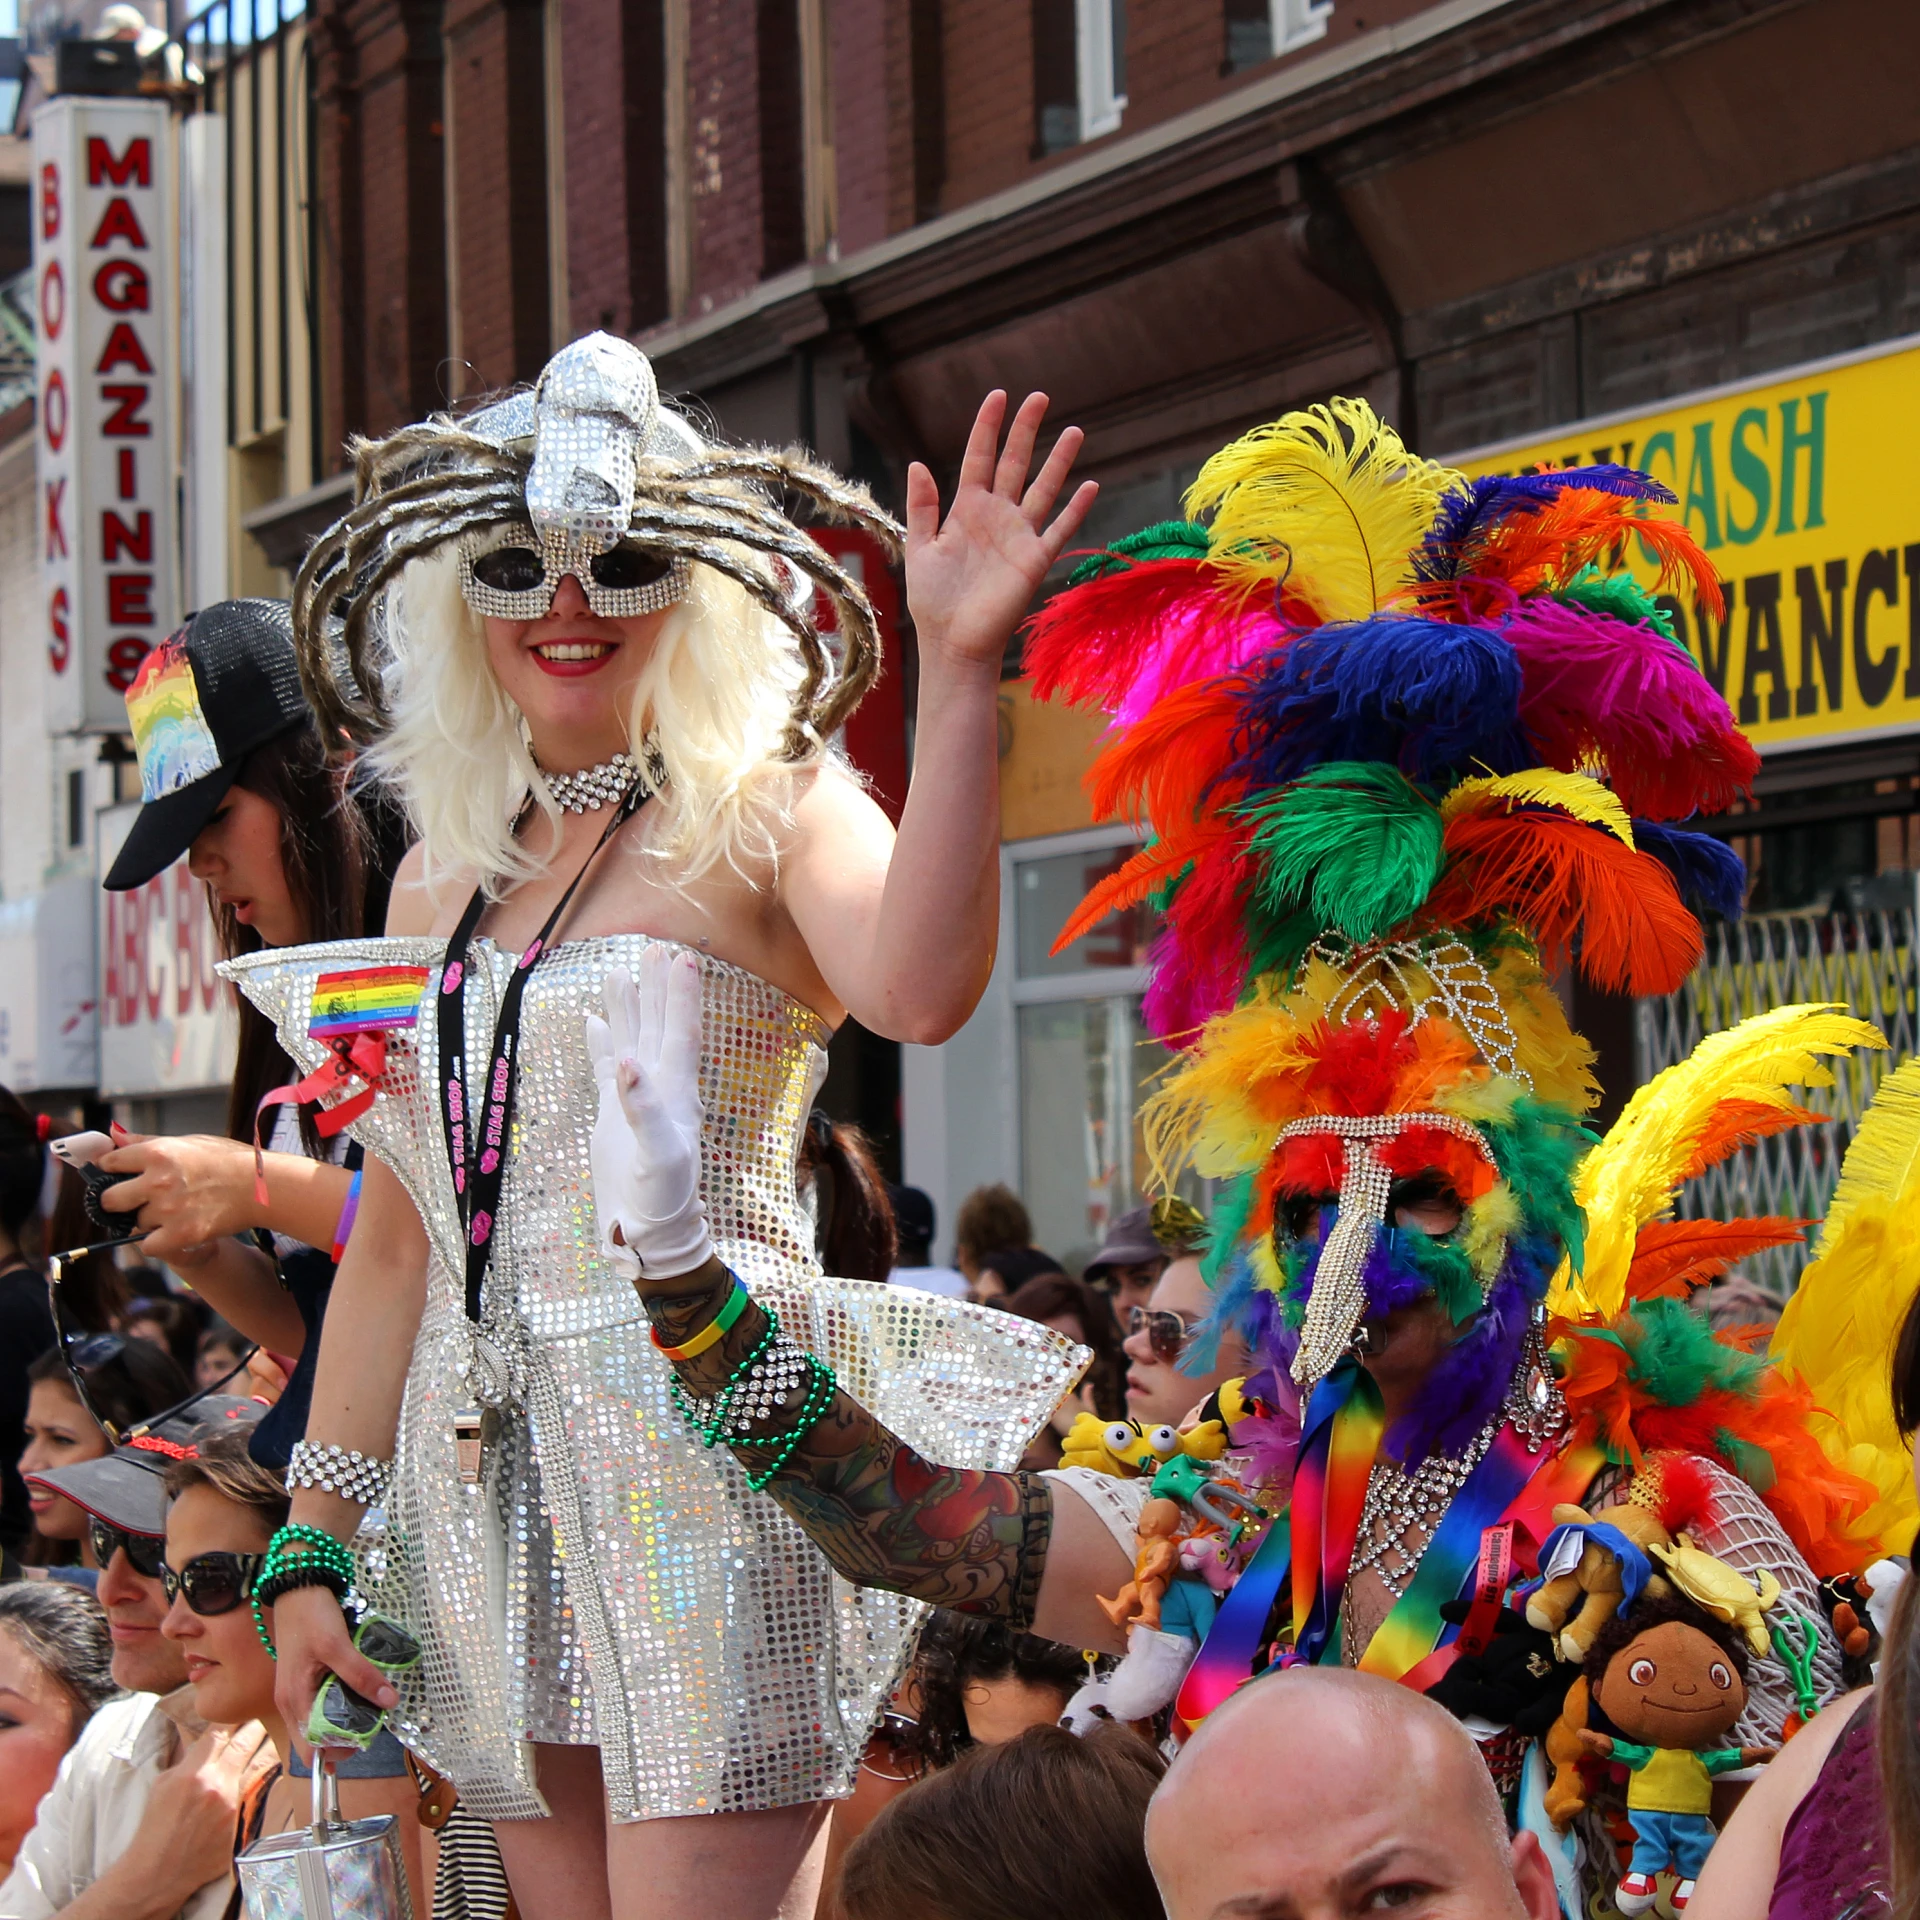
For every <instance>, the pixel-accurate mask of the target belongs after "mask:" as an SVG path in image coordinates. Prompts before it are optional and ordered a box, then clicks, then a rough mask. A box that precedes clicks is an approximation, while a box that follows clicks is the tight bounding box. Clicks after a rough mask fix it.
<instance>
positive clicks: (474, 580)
mask: <svg viewBox="0 0 1920 1920" xmlns="http://www.w3.org/2000/svg"><path fill="white" fill-rule="evenodd" d="M569 574H571V575H572V576H573V577H574V579H576V580H577V581H579V583H580V590H581V591H582V592H583V593H584V594H585V595H586V597H587V605H588V607H589V608H590V609H591V610H592V611H593V612H594V613H596V614H598V615H599V616H600V617H601V618H602V619H608V620H631V619H635V618H637V617H638V616H639V615H641V614H643V613H656V612H658V611H659V610H660V609H661V608H662V607H670V606H672V605H673V603H674V602H675V601H676V600H678V599H680V598H681V596H682V595H683V594H684V593H685V592H686V587H687V581H686V567H685V565H684V564H683V563H682V562H680V561H677V560H675V558H674V557H673V555H672V554H669V553H660V552H657V551H654V550H652V549H649V548H646V547H637V546H633V545H631V544H630V543H629V542H627V541H624V540H623V541H622V542H621V543H620V544H619V545H618V546H615V547H609V548H608V549H607V550H606V551H605V552H604V553H593V552H591V551H589V550H588V549H587V548H585V547H584V546H577V545H575V544H574V543H571V542H567V541H561V540H539V539H536V538H535V536H534V533H533V530H532V529H531V528H530V527H516V528H512V529H510V530H508V531H507V532H506V533H504V534H498V535H495V536H493V537H492V539H491V541H489V539H488V538H487V537H486V536H481V537H478V538H475V539H473V540H470V541H467V542H464V543H463V544H462V546H461V549H460V592H461V594H462V596H463V597H464V598H465V600H466V602H467V605H468V606H470V607H471V608H472V609H473V610H474V612H475V613H479V614H491V615H492V616H493V617H494V618H495V619H499V620H539V619H543V618H544V617H545V616H546V615H547V613H548V612H549V611H551V609H552V606H553V596H554V594H555V593H557V592H558V591H559V587H560V582H561V581H562V580H564V579H565V578H566V577H567V576H568V575H569Z"/></svg>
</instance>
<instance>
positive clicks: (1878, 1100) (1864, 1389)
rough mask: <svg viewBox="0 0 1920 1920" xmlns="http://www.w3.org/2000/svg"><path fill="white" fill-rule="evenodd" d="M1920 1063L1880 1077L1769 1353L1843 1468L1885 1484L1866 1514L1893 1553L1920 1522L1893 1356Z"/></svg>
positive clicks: (1902, 1293)
mask: <svg viewBox="0 0 1920 1920" xmlns="http://www.w3.org/2000/svg"><path fill="white" fill-rule="evenodd" d="M1916 1202H1920V1060H1913V1059H1909V1060H1905V1061H1903V1062H1902V1063H1901V1064H1900V1065H1899V1066H1898V1067H1897V1068H1895V1070H1894V1071H1893V1072H1892V1073H1890V1074H1888V1076H1887V1077H1886V1079H1885V1080H1883V1081H1882V1082H1881V1083H1880V1091H1879V1092H1878V1093H1877V1094H1876V1095H1875V1096H1874V1100H1873V1104H1872V1106H1870V1107H1869V1108H1868V1109H1867V1111H1866V1112H1865V1113H1864V1114H1863V1115H1862V1116H1861V1118H1860V1126H1859V1130H1858V1131H1857V1132H1856V1133H1855V1134H1854V1136H1853V1144H1852V1146H1850V1147H1849V1148H1848V1149H1847V1157H1846V1159H1845V1161H1844V1162H1843V1163H1842V1164H1841V1168H1840V1184H1839V1186H1838V1188H1836V1190H1835V1192H1834V1196H1833V1205H1832V1207H1831V1208H1830V1209H1829V1210H1828V1213H1827V1218H1826V1224H1825V1225H1824V1226H1823V1227H1822V1228H1821V1232H1820V1242H1819V1252H1818V1254H1817V1255H1816V1256H1815V1258H1814V1260H1813V1263H1812V1264H1811V1265H1810V1266H1809V1267H1808V1268H1807V1270H1806V1272H1805V1273H1804V1274H1803V1275H1802V1276H1801V1278H1800V1285H1799V1288H1798V1290H1797V1291H1796V1292H1795V1294H1794V1296H1793V1298H1792V1299H1791V1300H1789V1301H1788V1302H1787V1309H1786V1311H1785V1312H1784V1313H1783V1314H1782V1315H1781V1316H1780V1324H1779V1326H1778V1327H1776V1328H1775V1329H1774V1335H1773V1358H1774V1361H1775V1363H1776V1364H1777V1365H1778V1366H1779V1367H1780V1369H1781V1371H1782V1372H1783V1373H1787V1374H1789V1375H1792V1376H1794V1377H1795V1378H1797V1379H1799V1380H1800V1381H1802V1382H1804V1384H1805V1385H1806V1386H1807V1387H1808V1389H1809V1390H1810V1391H1811V1392H1812V1394H1813V1399H1814V1406H1815V1408H1816V1411H1815V1413H1814V1416H1813V1419H1812V1421H1811V1423H1810V1424H1811V1425H1812V1427H1813V1430H1814V1433H1815V1434H1816V1435H1817V1436H1818V1438H1819V1440H1820V1443H1821V1445H1822V1446H1824V1447H1825V1448H1826V1450H1827V1452H1828V1453H1829V1454H1831V1455H1832V1457H1833V1458H1834V1459H1835V1460H1837V1461H1838V1462H1839V1463H1840V1465H1842V1466H1843V1467H1846V1468H1848V1469H1849V1470H1850V1471H1851V1472H1854V1473H1857V1474H1859V1475H1860V1477H1861V1478H1862V1479H1863V1480H1868V1481H1871V1482H1872V1483H1873V1485H1874V1486H1875V1487H1877V1488H1878V1489H1879V1493H1880V1498H1879V1500H1878V1502H1877V1503H1876V1504H1875V1505H1874V1506H1872V1507H1870V1508H1868V1510H1867V1511H1866V1513H1865V1514H1864V1515H1862V1516H1861V1519H1862V1522H1863V1530H1864V1531H1869V1532H1871V1533H1872V1534H1873V1535H1874V1536H1875V1537H1876V1538H1878V1539H1879V1540H1880V1542H1881V1544H1882V1546H1883V1548H1884V1550H1885V1551H1887V1552H1890V1553H1891V1552H1900V1551H1904V1550H1905V1549H1906V1546H1907V1543H1908V1542H1909V1541H1910V1540H1911V1539H1912V1538H1913V1530H1914V1526H1915V1523H1916V1522H1920V1504H1917V1503H1916V1502H1915V1499H1914V1491H1913V1461H1912V1456H1911V1452H1910V1450H1909V1448H1908V1446H1907V1443H1906V1442H1905V1441H1904V1440H1903V1439H1902V1438H1901V1437H1900V1429H1899V1426H1898V1424H1897V1423H1896V1422H1895V1420H1894V1417H1893V1396H1892V1393H1891V1392H1890V1390H1889V1383H1888V1378H1887V1363H1888V1359H1889V1356H1890V1355H1891V1354H1892V1352H1893V1346H1894V1340H1895V1338H1896V1336H1897V1335H1898V1334H1899V1331H1900V1325H1901V1322H1902V1321H1903V1320H1904V1319H1905V1318H1906V1315H1907V1310H1908V1308H1909V1307H1910V1306H1911V1305H1912V1304H1913V1298H1914V1295H1915V1294H1916V1293H1920V1236H1916V1235H1915V1233H1914V1231H1913V1217H1914V1206H1915V1204H1916Z"/></svg>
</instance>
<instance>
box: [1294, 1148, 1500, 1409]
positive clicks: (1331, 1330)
mask: <svg viewBox="0 0 1920 1920" xmlns="http://www.w3.org/2000/svg"><path fill="white" fill-rule="evenodd" d="M1409 1127H1431V1128H1436V1129H1438V1130H1439V1131H1441V1132H1443V1133H1451V1134H1453V1135H1455V1136H1457V1137H1458V1138H1460V1139H1462V1140H1465V1141H1466V1142H1468V1144H1469V1145H1471V1146H1472V1147H1473V1148H1474V1149H1475V1151H1477V1152H1478V1153H1479V1154H1480V1155H1481V1157H1482V1158H1483V1159H1484V1160H1485V1161H1486V1163H1487V1165H1488V1166H1489V1167H1492V1166H1493V1165H1494V1158H1493V1150H1492V1149H1491V1148H1490V1147H1489V1146H1488V1145H1487V1142H1486V1137H1485V1136H1484V1135H1483V1134H1482V1133H1481V1131H1480V1129H1479V1128H1478V1127H1476V1126H1473V1125H1471V1124H1470V1123H1469V1122H1467V1121H1465V1120H1460V1119H1456V1118H1455V1117H1454V1116H1453V1115H1452V1114H1450V1113H1389V1114H1318V1113H1317V1114H1313V1115H1310V1116H1309V1117H1308V1118H1306V1119H1304V1120H1295V1121H1293V1122H1291V1123H1290V1124H1289V1125H1287V1126H1285V1127H1283V1128H1282V1129H1281V1130H1280V1137H1279V1139H1278V1140H1277V1141H1276V1142H1275V1143H1274V1144H1275V1147H1276V1149H1277V1148H1278V1147H1279V1146H1280V1145H1282V1144H1284V1143H1285V1142H1286V1141H1288V1140H1291V1139H1297V1138H1298V1137H1300V1136H1301V1135H1303V1134H1310V1133H1331V1134H1334V1135H1336V1136H1338V1138H1339V1141H1340V1144H1341V1146H1342V1148H1343V1149H1344V1150H1345V1160H1346V1165H1345V1170H1344V1173H1343V1175H1342V1178H1341V1182H1340V1216H1339V1218H1338V1219H1337V1220H1336V1221H1335V1222H1334V1224H1333V1229H1332V1231H1331V1232H1330V1233H1329V1234H1328V1235H1327V1237H1326V1241H1325V1243H1324V1245H1323V1246H1322V1247H1321V1249H1320V1260H1319V1264H1318V1266H1317V1267H1316V1268H1315V1271H1314V1278H1313V1289H1312V1291H1311V1292H1310V1293H1309V1294H1308V1295H1307V1312H1306V1318H1305V1320H1304V1321H1303V1322H1302V1324H1301V1328H1300V1349H1299V1351H1298V1352H1297V1353H1296V1354H1295V1355H1294V1358H1293V1377H1294V1379H1295V1380H1296V1381H1298V1382H1299V1384H1300V1385H1301V1386H1303V1387H1309V1386H1312V1385H1313V1384H1314V1383H1315V1382H1316V1381H1318V1380H1320V1379H1322V1378H1324V1377H1325V1376H1326V1375H1327V1374H1328V1373H1330V1372H1332V1370H1333V1368H1334V1365H1335V1363H1336V1362H1337V1361H1338V1360H1339V1358H1340V1356H1341V1355H1342V1354H1343V1353H1345V1352H1346V1350H1347V1347H1348V1344H1349V1343H1350V1342H1351V1341H1352V1339H1353V1333H1354V1329H1355V1328H1356V1327H1357V1326H1359V1324H1360V1322H1361V1320H1362V1319H1363V1318H1364V1317H1365V1314H1366V1307H1367V1288H1366V1264H1367V1256H1368V1254H1369V1253H1370V1252H1372V1250H1373V1244H1374V1239H1375V1237H1376V1235H1377V1234H1378V1233H1379V1231H1380V1229H1381V1227H1382V1226H1384V1225H1385V1224H1386V1217H1387V1200H1388V1197H1389V1196H1390V1195H1391V1193H1392V1191H1393V1183H1394V1181H1395V1179H1396V1178H1399V1177H1400V1176H1398V1175H1396V1174H1395V1173H1394V1171H1393V1169H1392V1168H1390V1167H1389V1166H1388V1165H1387V1164H1386V1162H1385V1161H1384V1160H1382V1159H1381V1158H1380V1156H1379V1154H1378V1153H1377V1152H1376V1151H1375V1147H1376V1144H1377V1143H1378V1142H1381V1141H1384V1140H1389V1139H1392V1138H1393V1137H1394V1136H1395V1135H1396V1134H1399V1133H1401V1132H1403V1131H1404V1130H1405V1129H1407V1128H1409Z"/></svg>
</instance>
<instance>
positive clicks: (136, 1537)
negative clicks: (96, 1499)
mask: <svg viewBox="0 0 1920 1920" xmlns="http://www.w3.org/2000/svg"><path fill="white" fill-rule="evenodd" d="M87 1538H88V1539H89V1540H90V1541H92V1543H93V1557H94V1558H95V1559H96V1560H97V1561H99V1563H100V1565H101V1567H102V1568H103V1569H104V1568H107V1567H110V1566H112V1565H113V1556H114V1555H115V1554H116V1553H121V1552H124V1553H125V1554H126V1556H127V1565H128V1566H130V1567H131V1568H132V1569H133V1570H134V1572H135V1573H137V1574H138V1575H139V1576H140V1577H141V1579H143V1580H159V1579H162V1578H164V1574H163V1571H162V1570H163V1568H164V1567H165V1565H166V1553H167V1543H166V1541H165V1540H163V1539H161V1538H160V1536H159V1535H158V1534H153V1533H129V1532H128V1531H127V1529H126V1528H125V1527H110V1526H108V1525H107V1523H106V1522H105V1521H104V1520H98V1519H95V1518H93V1517H92V1516H91V1515H89V1516H88V1519H87Z"/></svg>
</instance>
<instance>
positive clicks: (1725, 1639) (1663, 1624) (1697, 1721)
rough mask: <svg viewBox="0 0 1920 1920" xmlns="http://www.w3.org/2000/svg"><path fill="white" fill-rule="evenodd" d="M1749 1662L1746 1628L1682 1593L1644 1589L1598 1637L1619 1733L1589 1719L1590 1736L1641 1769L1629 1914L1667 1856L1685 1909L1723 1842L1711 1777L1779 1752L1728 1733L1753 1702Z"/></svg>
mask: <svg viewBox="0 0 1920 1920" xmlns="http://www.w3.org/2000/svg"><path fill="white" fill-rule="evenodd" d="M1746 1672H1747V1649H1746V1647H1745V1646H1744V1645H1743V1644H1742V1642H1741V1639H1740V1636H1739V1635H1738V1634H1737V1633H1735V1632H1734V1631H1733V1630H1732V1629H1730V1628H1729V1627H1728V1626H1727V1625H1726V1624H1725V1623H1724V1622H1722V1621H1720V1620H1717V1619H1715V1618H1714V1617H1713V1615H1712V1614H1710V1613H1708V1612H1706V1611H1705V1610H1704V1609H1703V1608H1701V1607H1698V1606H1696V1605H1694V1603H1693V1602H1692V1601H1690V1600H1687V1599H1685V1598H1684V1597H1682V1596H1681V1595H1679V1594H1669V1595H1665V1596H1656V1597H1651V1598H1648V1599H1643V1600H1641V1601H1640V1602H1638V1603H1637V1604H1636V1605H1635V1606H1633V1607H1632V1608H1630V1609H1629V1610H1628V1611H1627V1613H1626V1614H1625V1615H1624V1617H1622V1618H1620V1619H1617V1620H1614V1621H1611V1622H1609V1623H1608V1625H1607V1626H1606V1627H1605V1628H1604V1629H1603V1630H1602V1632H1601V1634H1600V1637H1599V1638H1598V1639H1597V1640H1596V1641H1595V1642H1594V1646H1593V1651H1592V1652H1591V1653H1590V1654H1589V1655H1588V1656H1587V1662H1586V1675H1587V1680H1588V1682H1589V1684H1590V1686H1591V1688H1592V1699H1593V1704H1594V1705H1595V1706H1597V1707H1598V1708H1599V1709H1600V1711H1601V1712H1602V1713H1603V1714H1605V1715H1606V1717H1607V1719H1608V1720H1609V1721H1610V1722H1611V1723H1612V1725H1613V1726H1615V1727H1617V1728H1618V1729H1619V1732H1618V1733H1617V1734H1606V1733H1596V1732H1594V1731H1593V1730H1592V1729H1591V1728H1588V1729H1584V1730H1582V1732H1581V1734H1580V1739H1581V1741H1582V1743H1583V1744H1584V1745H1585V1746H1586V1748H1587V1749H1588V1751H1589V1752H1591V1753H1595V1754H1598V1755H1600V1756H1601V1757H1603V1758H1606V1759H1611V1760H1618V1761H1624V1762H1625V1764H1626V1765H1627V1766H1628V1768H1630V1769H1631V1773H1632V1777H1631V1779H1630V1780H1629V1781H1628V1784H1627V1818H1628V1819H1629V1820H1630V1821H1631V1822H1632V1823H1633V1831H1634V1847H1633V1859H1632V1861H1631V1863H1630V1865H1629V1870H1628V1872H1627V1874H1626V1877H1625V1878H1624V1879H1623V1880H1622V1881H1621V1882H1620V1885H1619V1889H1618V1891H1617V1892H1616V1893H1615V1895H1614V1903H1615V1905H1616V1906H1617V1907H1618V1908H1619V1910H1620V1911H1621V1913H1623V1914H1628V1915H1631V1914H1637V1913H1645V1912H1646V1911H1647V1909H1648V1908H1649V1907H1651V1906H1652V1905H1653V1903H1654V1899H1655V1897H1656V1893H1657V1888H1656V1886H1655V1878H1656V1876H1657V1875H1658V1874H1659V1873H1660V1872H1661V1870H1662V1869H1663V1868H1665V1867H1668V1866H1671V1867H1672V1868H1673V1869H1674V1871H1675V1872H1676V1873H1677V1874H1678V1876H1679V1884H1678V1885H1677V1886H1676V1887H1675V1888H1674V1890H1673V1894H1672V1904H1673V1909H1674V1911H1675V1912H1676V1913H1682V1912H1684V1911H1685V1910H1686V1905H1687V1901H1688V1899H1689V1898H1690V1897H1691V1896H1692V1893H1693V1883H1694V1881H1695V1879H1696V1878H1697V1877H1698V1875H1699V1872H1700V1869H1701V1867H1702V1866H1703V1865H1704V1864H1705V1863H1706V1858H1707V1854H1708V1851H1709V1850H1710V1849H1711V1847H1712V1846H1713V1841H1714V1825H1713V1822H1712V1820H1711V1819H1710V1818H1708V1814H1709V1812H1710V1810H1711V1808H1712V1804H1713V1776H1714V1775H1715V1774H1717V1773H1727V1772H1729V1771H1731V1770H1732V1769H1733V1768H1735V1767H1750V1766H1753V1765H1755V1764H1757V1763H1758V1762H1760V1761H1762V1760H1771V1759H1772V1758H1773V1756H1774V1753H1775V1751H1776V1749H1775V1748H1772V1747H1729V1746H1723V1745H1720V1744H1718V1743H1719V1742H1721V1741H1723V1740H1724V1739H1725V1737H1726V1735H1727V1733H1728V1732H1729V1731H1730V1730H1731V1728H1732V1727H1733V1724H1734V1722H1735V1721H1736V1720H1738V1719H1739V1718H1740V1715H1741V1714H1742V1713H1743V1712H1744V1711H1745V1709H1746V1704H1747V1687H1746Z"/></svg>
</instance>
